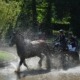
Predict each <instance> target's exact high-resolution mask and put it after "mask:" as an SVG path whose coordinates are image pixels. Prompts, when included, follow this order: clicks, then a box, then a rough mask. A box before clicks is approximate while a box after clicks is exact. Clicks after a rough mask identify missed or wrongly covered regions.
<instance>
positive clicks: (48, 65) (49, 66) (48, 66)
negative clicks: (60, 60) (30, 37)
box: [46, 54, 51, 70]
mask: <svg viewBox="0 0 80 80" xmlns="http://www.w3.org/2000/svg"><path fill="white" fill-rule="evenodd" d="M46 58H47V60H46V62H47V70H50V69H51V65H50V56H49V54H47V55H46Z"/></svg>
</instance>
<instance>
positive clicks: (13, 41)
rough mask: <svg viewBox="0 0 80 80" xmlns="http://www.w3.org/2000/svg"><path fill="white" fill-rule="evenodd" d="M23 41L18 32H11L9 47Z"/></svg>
mask: <svg viewBox="0 0 80 80" xmlns="http://www.w3.org/2000/svg"><path fill="white" fill-rule="evenodd" d="M23 41H24V37H23V35H22V33H21V32H20V31H13V32H12V36H11V39H10V43H9V45H10V46H13V45H14V44H21V43H22V42H23Z"/></svg>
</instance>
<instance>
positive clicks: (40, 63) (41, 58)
mask: <svg viewBox="0 0 80 80" xmlns="http://www.w3.org/2000/svg"><path fill="white" fill-rule="evenodd" d="M39 57H40V60H39V66H40V68H41V66H42V60H43V55H41V56H39Z"/></svg>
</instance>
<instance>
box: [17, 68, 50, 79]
mask: <svg viewBox="0 0 80 80" xmlns="http://www.w3.org/2000/svg"><path fill="white" fill-rule="evenodd" d="M48 72H50V70H43V69H41V70H31V71H26V70H24V71H21V72H19V73H16V75H17V77H18V78H19V79H20V78H23V77H26V76H34V75H39V74H46V73H48Z"/></svg>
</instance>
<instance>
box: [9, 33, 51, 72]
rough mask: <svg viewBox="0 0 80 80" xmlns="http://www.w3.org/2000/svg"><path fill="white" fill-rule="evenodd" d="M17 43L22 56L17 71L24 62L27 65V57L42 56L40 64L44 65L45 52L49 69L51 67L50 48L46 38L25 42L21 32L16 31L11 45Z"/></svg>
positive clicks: (19, 54) (18, 52)
mask: <svg viewBox="0 0 80 80" xmlns="http://www.w3.org/2000/svg"><path fill="white" fill-rule="evenodd" d="M14 44H16V48H17V54H18V56H19V58H20V62H19V66H18V69H17V71H20V66H21V65H22V64H24V66H26V67H27V68H28V66H27V64H26V62H25V59H26V58H30V57H35V56H38V57H39V58H40V61H39V65H40V67H41V66H42V60H43V54H44V55H45V56H46V57H47V69H50V58H49V48H48V46H47V43H46V42H45V41H44V40H35V41H30V40H27V41H26V42H25V40H24V37H23V35H22V34H21V33H19V32H15V33H13V35H12V36H11V41H10V46H13V45H14Z"/></svg>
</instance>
